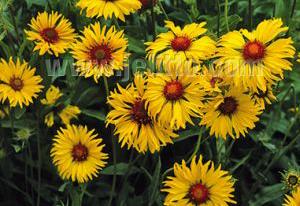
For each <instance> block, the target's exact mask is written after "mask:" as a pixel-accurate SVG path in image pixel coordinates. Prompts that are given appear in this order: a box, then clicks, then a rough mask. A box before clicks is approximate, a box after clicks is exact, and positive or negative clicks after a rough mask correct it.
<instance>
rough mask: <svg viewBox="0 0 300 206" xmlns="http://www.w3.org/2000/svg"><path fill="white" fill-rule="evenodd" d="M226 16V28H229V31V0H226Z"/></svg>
mask: <svg viewBox="0 0 300 206" xmlns="http://www.w3.org/2000/svg"><path fill="white" fill-rule="evenodd" d="M224 16H225V23H226V29H227V31H228V32H229V23H228V0H225V10H224Z"/></svg>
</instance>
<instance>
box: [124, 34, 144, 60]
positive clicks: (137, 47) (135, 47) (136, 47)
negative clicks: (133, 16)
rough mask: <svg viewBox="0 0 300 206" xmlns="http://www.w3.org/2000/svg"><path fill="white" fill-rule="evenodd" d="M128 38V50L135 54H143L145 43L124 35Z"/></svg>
mask: <svg viewBox="0 0 300 206" xmlns="http://www.w3.org/2000/svg"><path fill="white" fill-rule="evenodd" d="M126 38H127V39H128V50H129V51H131V52H134V53H137V54H141V55H144V54H145V53H146V52H145V45H144V43H143V42H142V41H140V40H137V39H135V38H134V37H131V36H129V35H126Z"/></svg>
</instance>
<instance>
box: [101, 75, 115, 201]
mask: <svg viewBox="0 0 300 206" xmlns="http://www.w3.org/2000/svg"><path fill="white" fill-rule="evenodd" d="M103 80H104V86H105V91H106V96H107V97H108V96H109V85H108V81H107V77H106V76H103ZM111 136H112V137H111V143H112V152H113V164H114V170H113V182H112V187H111V192H110V196H109V201H108V206H111V204H112V201H113V197H114V194H115V190H116V184H117V149H116V147H117V142H116V138H115V137H114V136H113V131H112V130H111Z"/></svg>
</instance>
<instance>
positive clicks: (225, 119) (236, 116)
mask: <svg viewBox="0 0 300 206" xmlns="http://www.w3.org/2000/svg"><path fill="white" fill-rule="evenodd" d="M260 109H261V108H260V107H259V106H258V105H256V104H255V102H254V100H252V99H251V97H250V95H248V94H244V93H243V91H242V89H241V88H239V87H231V88H230V89H229V91H226V93H225V95H222V94H220V95H219V96H218V97H215V98H214V99H213V100H211V101H209V102H208V103H206V104H205V107H204V108H203V111H204V115H203V116H202V119H201V122H200V125H206V126H207V127H210V135H213V134H214V135H215V136H216V137H222V138H224V139H226V136H227V135H230V136H231V137H232V138H234V139H235V138H239V137H240V135H241V134H242V135H243V136H245V134H246V133H247V129H248V128H249V129H253V128H254V127H255V124H254V123H255V122H257V121H258V120H259V118H258V117H257V116H258V115H259V114H260V113H261V111H260Z"/></svg>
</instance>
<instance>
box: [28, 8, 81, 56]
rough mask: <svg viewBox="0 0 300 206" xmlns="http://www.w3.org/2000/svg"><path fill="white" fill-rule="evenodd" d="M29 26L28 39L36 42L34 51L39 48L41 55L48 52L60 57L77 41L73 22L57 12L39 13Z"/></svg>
mask: <svg viewBox="0 0 300 206" xmlns="http://www.w3.org/2000/svg"><path fill="white" fill-rule="evenodd" d="M29 26H30V28H31V30H25V33H26V35H27V39H28V40H30V41H33V42H34V43H35V47H34V51H37V50H39V54H40V55H44V54H45V53H46V52H48V53H49V54H51V55H55V56H56V57H58V56H59V54H63V53H65V52H66V50H67V49H69V48H70V45H71V44H72V43H73V42H74V41H75V37H76V34H75V30H74V29H73V28H72V24H71V22H70V21H69V20H67V19H65V18H64V17H63V16H62V15H61V14H59V13H57V12H53V11H52V13H51V14H49V13H47V12H46V11H45V12H43V13H38V15H37V17H36V18H32V19H31V22H30V24H29Z"/></svg>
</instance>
